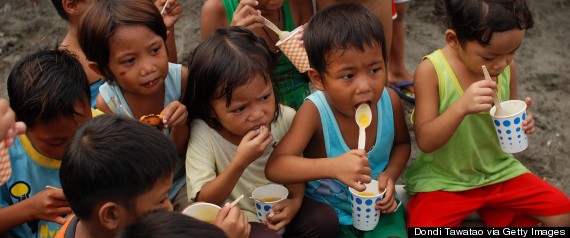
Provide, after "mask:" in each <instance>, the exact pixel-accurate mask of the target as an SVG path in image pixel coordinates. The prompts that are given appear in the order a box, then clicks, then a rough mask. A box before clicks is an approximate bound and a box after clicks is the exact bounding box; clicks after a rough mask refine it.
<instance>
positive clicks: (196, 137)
mask: <svg viewBox="0 0 570 238" xmlns="http://www.w3.org/2000/svg"><path fill="white" fill-rule="evenodd" d="M280 108H281V114H280V117H279V119H278V120H277V121H276V122H273V123H272V124H271V135H273V141H274V142H277V143H278V142H279V141H280V140H281V138H283V136H285V134H286V133H287V131H288V130H289V127H290V126H291V122H292V121H293V117H294V116H295V110H293V109H292V108H290V107H287V106H283V105H280ZM190 127H191V129H190V131H191V132H190V142H189V143H188V150H187V152H186V186H187V189H188V198H189V199H192V200H195V199H196V195H197V194H198V192H200V190H201V189H202V187H203V186H204V185H205V184H206V183H208V182H210V181H212V180H213V179H214V178H216V176H218V174H220V173H221V172H222V171H224V170H225V169H226V168H227V167H228V166H229V165H230V163H231V162H232V160H233V159H234V155H235V154H236V151H237V148H238V146H237V145H234V144H232V143H231V142H229V141H227V140H226V139H225V138H224V137H222V136H221V135H220V134H219V133H218V132H217V131H216V130H214V129H213V128H211V127H210V126H208V125H207V124H206V122H204V121H203V120H199V119H198V120H194V121H192V123H191V125H190ZM272 151H273V146H268V148H267V149H266V150H265V152H263V155H262V156H261V157H259V159H257V160H256V161H254V162H252V163H251V164H250V165H249V166H248V167H247V168H246V169H245V170H244V172H243V174H242V175H241V177H240V179H239V181H238V182H237V183H236V186H235V187H234V189H233V190H232V192H231V193H230V196H229V197H228V199H227V201H228V202H231V201H233V200H235V199H236V198H238V197H239V196H240V195H242V194H243V195H244V199H242V200H241V201H240V202H239V203H238V205H239V207H240V208H241V209H242V210H243V211H244V213H245V214H246V215H247V216H248V218H249V221H259V219H258V218H257V215H256V213H255V203H254V201H253V200H252V199H251V198H249V197H251V192H253V190H254V189H255V188H257V187H259V186H262V185H266V184H269V183H272V182H271V181H269V180H268V179H267V178H265V164H266V163H267V159H268V158H269V155H270V154H271V152H272Z"/></svg>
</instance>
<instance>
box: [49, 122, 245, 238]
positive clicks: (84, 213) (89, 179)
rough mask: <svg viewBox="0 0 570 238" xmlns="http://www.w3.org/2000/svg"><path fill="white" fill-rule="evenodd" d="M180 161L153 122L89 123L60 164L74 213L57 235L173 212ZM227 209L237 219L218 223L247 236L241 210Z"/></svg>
mask: <svg viewBox="0 0 570 238" xmlns="http://www.w3.org/2000/svg"><path fill="white" fill-rule="evenodd" d="M177 160H178V156H177V154H176V149H175V148H174V145H173V144H172V143H171V142H170V140H168V138H166V137H165V136H164V135H163V134H162V133H161V132H159V131H158V130H156V129H155V128H153V127H151V126H148V125H144V124H142V123H139V122H138V121H136V120H133V119H131V118H127V117H123V116H119V115H102V116H100V117H97V118H95V119H93V120H91V121H89V122H87V123H86V124H85V125H84V126H83V127H81V128H80V129H79V130H78V131H77V133H75V136H74V137H73V138H72V139H71V142H70V144H69V146H68V148H67V150H66V152H65V154H64V156H63V160H62V163H61V169H60V173H59V177H60V179H61V185H62V189H63V191H64V193H65V197H66V198H67V200H68V201H69V205H70V207H71V209H72V210H73V212H74V214H75V215H73V216H71V218H70V219H68V220H67V222H66V223H65V224H64V226H63V227H62V229H61V230H60V231H59V232H58V233H57V236H56V237H114V236H115V235H117V233H118V231H119V230H120V229H122V228H124V227H125V226H127V225H129V224H131V223H133V222H134V221H135V220H136V219H137V218H139V217H141V216H143V215H144V214H145V213H147V212H149V211H154V210H166V211H172V204H171V203H170V200H169V199H168V191H169V190H170V187H171V185H172V176H173V171H174V167H175V166H176V163H177ZM224 209H225V210H224ZM224 209H222V211H220V213H224V214H228V213H229V214H230V216H233V217H228V219H226V218H224V219H217V221H218V220H220V221H222V220H224V222H227V221H228V220H231V221H233V223H232V222H230V223H231V225H227V224H223V222H219V223H216V225H218V224H223V225H219V226H220V227H221V228H222V229H223V230H224V231H226V232H228V233H230V232H231V233H230V234H244V231H243V230H245V229H247V228H248V226H247V220H246V219H245V216H244V215H243V213H242V212H241V211H239V209H237V208H233V209H235V210H230V209H232V208H230V207H229V206H225V207H224ZM228 210H229V212H227V211H228ZM218 216H220V215H218ZM240 219H241V220H240ZM236 224H241V225H242V226H238V225H236ZM228 227H229V229H228ZM240 229H242V230H240ZM234 237H235V236H234Z"/></svg>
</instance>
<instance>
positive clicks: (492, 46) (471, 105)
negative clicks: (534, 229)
mask: <svg viewBox="0 0 570 238" xmlns="http://www.w3.org/2000/svg"><path fill="white" fill-rule="evenodd" d="M435 6H436V10H435V13H436V14H437V15H439V16H443V17H445V22H446V27H447V30H446V32H445V40H446V43H447V45H446V46H445V47H443V48H442V49H439V50H437V51H435V52H433V53H432V54H430V55H428V56H426V57H424V60H423V61H422V62H421V63H420V64H419V66H418V67H417V70H416V74H415V78H414V83H415V84H414V88H415V92H416V95H417V96H418V100H417V103H416V109H415V112H414V123H415V124H414V130H415V134H416V139H417V142H418V146H419V148H420V150H421V151H420V152H419V153H418V156H417V160H415V161H414V163H413V164H412V165H410V167H409V168H408V170H406V173H405V175H404V179H405V183H406V189H407V190H408V191H410V192H411V193H415V195H413V196H412V197H411V199H410V201H409V203H408V212H409V216H408V218H409V220H408V225H409V226H411V227H417V226H430V227H434V226H446V227H450V226H459V224H460V222H461V221H462V220H463V219H464V218H465V217H467V216H468V215H469V214H471V213H473V212H475V211H478V212H479V215H480V216H481V218H482V220H483V222H484V223H485V225H487V226H495V227H498V226H501V227H503V226H513V227H517V226H533V225H536V224H537V223H538V222H541V223H543V225H546V226H570V213H569V212H570V199H568V197H567V196H566V195H565V194H564V193H562V192H561V191H560V190H558V189H557V188H555V187H554V186H552V185H550V184H548V183H547V182H545V181H544V180H543V179H541V178H540V177H538V176H536V175H534V174H532V173H530V172H529V171H528V169H526V168H525V167H524V166H523V165H522V164H521V163H520V162H519V161H518V160H516V159H515V157H514V156H513V155H512V154H508V153H505V152H503V151H502V150H501V148H500V145H499V141H498V139H497V136H496V133H497V132H496V131H495V127H494V125H493V120H492V118H491V116H490V114H489V109H490V108H491V106H492V102H493V96H492V94H493V92H494V91H495V90H496V89H498V96H499V98H500V99H501V101H506V100H509V99H513V100H514V99H517V98H518V95H517V77H516V65H515V61H514V54H515V52H516V51H517V49H518V48H519V47H520V46H521V43H522V40H523V38H524V35H525V33H526V30H527V29H530V28H531V27H532V26H533V20H532V15H531V13H530V11H529V9H528V7H527V5H526V3H525V2H524V1H521V0H509V1H501V2H497V1H490V0H483V1H479V0H470V1H451V0H439V1H436V5H435ZM482 65H485V66H486V67H487V68H488V69H489V73H490V75H491V77H492V78H493V80H484V77H483V71H482V69H481V66H482ZM525 101H526V103H527V111H526V115H527V117H526V120H524V121H522V122H520V127H519V129H522V130H524V131H526V133H527V134H531V133H533V132H534V130H535V127H534V118H533V115H532V113H531V112H530V111H529V107H530V104H531V100H530V98H526V100H525ZM523 119H524V116H523ZM506 133H509V132H506Z"/></svg>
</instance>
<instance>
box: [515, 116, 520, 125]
mask: <svg viewBox="0 0 570 238" xmlns="http://www.w3.org/2000/svg"><path fill="white" fill-rule="evenodd" d="M514 123H515V125H518V124H519V123H521V119H520V118H518V117H517V118H515V121H514Z"/></svg>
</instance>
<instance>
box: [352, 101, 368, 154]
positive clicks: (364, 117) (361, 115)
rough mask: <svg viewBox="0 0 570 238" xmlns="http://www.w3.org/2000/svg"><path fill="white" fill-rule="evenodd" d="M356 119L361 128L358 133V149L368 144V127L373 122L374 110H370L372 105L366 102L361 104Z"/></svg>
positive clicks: (355, 115)
mask: <svg viewBox="0 0 570 238" xmlns="http://www.w3.org/2000/svg"><path fill="white" fill-rule="evenodd" d="M354 119H355V120H356V124H357V125H358V127H359V129H360V130H359V133H358V149H359V150H363V149H364V146H365V145H366V127H368V126H369V125H370V123H371V122H372V110H370V106H368V104H366V103H363V104H360V105H359V106H358V108H357V109H356V113H355V114H354Z"/></svg>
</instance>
